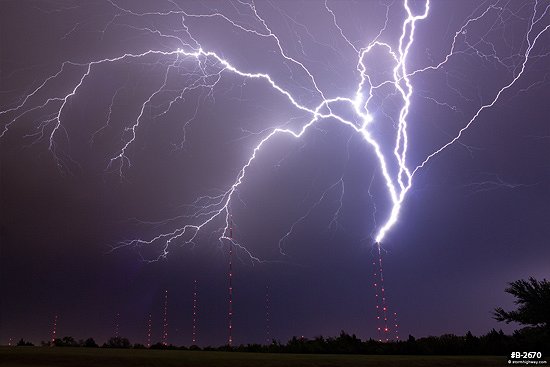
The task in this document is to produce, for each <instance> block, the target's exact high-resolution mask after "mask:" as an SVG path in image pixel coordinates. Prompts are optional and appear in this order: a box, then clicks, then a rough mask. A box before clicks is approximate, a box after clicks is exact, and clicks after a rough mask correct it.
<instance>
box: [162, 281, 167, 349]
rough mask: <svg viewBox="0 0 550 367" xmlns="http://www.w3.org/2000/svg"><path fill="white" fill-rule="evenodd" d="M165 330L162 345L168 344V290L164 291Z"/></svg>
mask: <svg viewBox="0 0 550 367" xmlns="http://www.w3.org/2000/svg"><path fill="white" fill-rule="evenodd" d="M163 327H164V332H163V334H162V345H165V346H166V345H168V290H165V291H164V319H163Z"/></svg>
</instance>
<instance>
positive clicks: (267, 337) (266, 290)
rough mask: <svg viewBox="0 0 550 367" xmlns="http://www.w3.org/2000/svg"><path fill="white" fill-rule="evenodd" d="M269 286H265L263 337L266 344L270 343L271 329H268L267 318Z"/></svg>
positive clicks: (268, 322) (268, 321)
mask: <svg viewBox="0 0 550 367" xmlns="http://www.w3.org/2000/svg"><path fill="white" fill-rule="evenodd" d="M269 301H270V299H269V286H266V287H265V337H266V339H265V340H266V342H267V345H270V344H271V330H270V320H269V316H270V315H269Z"/></svg>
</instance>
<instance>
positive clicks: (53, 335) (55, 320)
mask: <svg viewBox="0 0 550 367" xmlns="http://www.w3.org/2000/svg"><path fill="white" fill-rule="evenodd" d="M56 333H57V315H55V316H54V318H53V325H52V346H53V345H54V343H55V335H56Z"/></svg>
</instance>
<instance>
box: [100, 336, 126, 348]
mask: <svg viewBox="0 0 550 367" xmlns="http://www.w3.org/2000/svg"><path fill="white" fill-rule="evenodd" d="M130 345H131V344H130V341H129V340H128V339H127V338H122V337H120V336H113V337H112V338H110V339H109V340H108V341H107V343H104V344H103V348H130Z"/></svg>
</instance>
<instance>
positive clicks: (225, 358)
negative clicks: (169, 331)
mask: <svg viewBox="0 0 550 367" xmlns="http://www.w3.org/2000/svg"><path fill="white" fill-rule="evenodd" d="M504 365H508V363H507V359H506V358H505V357H464V356H359V355H320V354H313V355H311V354H264V353H228V352H195V351H180V350H140V349H137V350H134V349H93V348H47V347H0V366H14V367H27V366H44V367H45V366H48V367H50V366H51V367H64V366H67V367H68V366H71V367H72V366H82V367H100V366H117V367H126V366H128V367H130V366H132V367H134V366H136V367H139V366H144V367H145V366H147V367H156V366H168V367H172V366H189V367H206V366H208V367H226V366H231V367H241V366H242V367H256V366H262V367H263V366H265V367H283V366H284V367H287V366H288V367H355V366H357V367H359V366H362V367H364V366H376V367H386V366H387V367H389V366H411V367H424V366H426V367H428V366H430V367H431V366H449V367H450V366H504Z"/></svg>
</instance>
